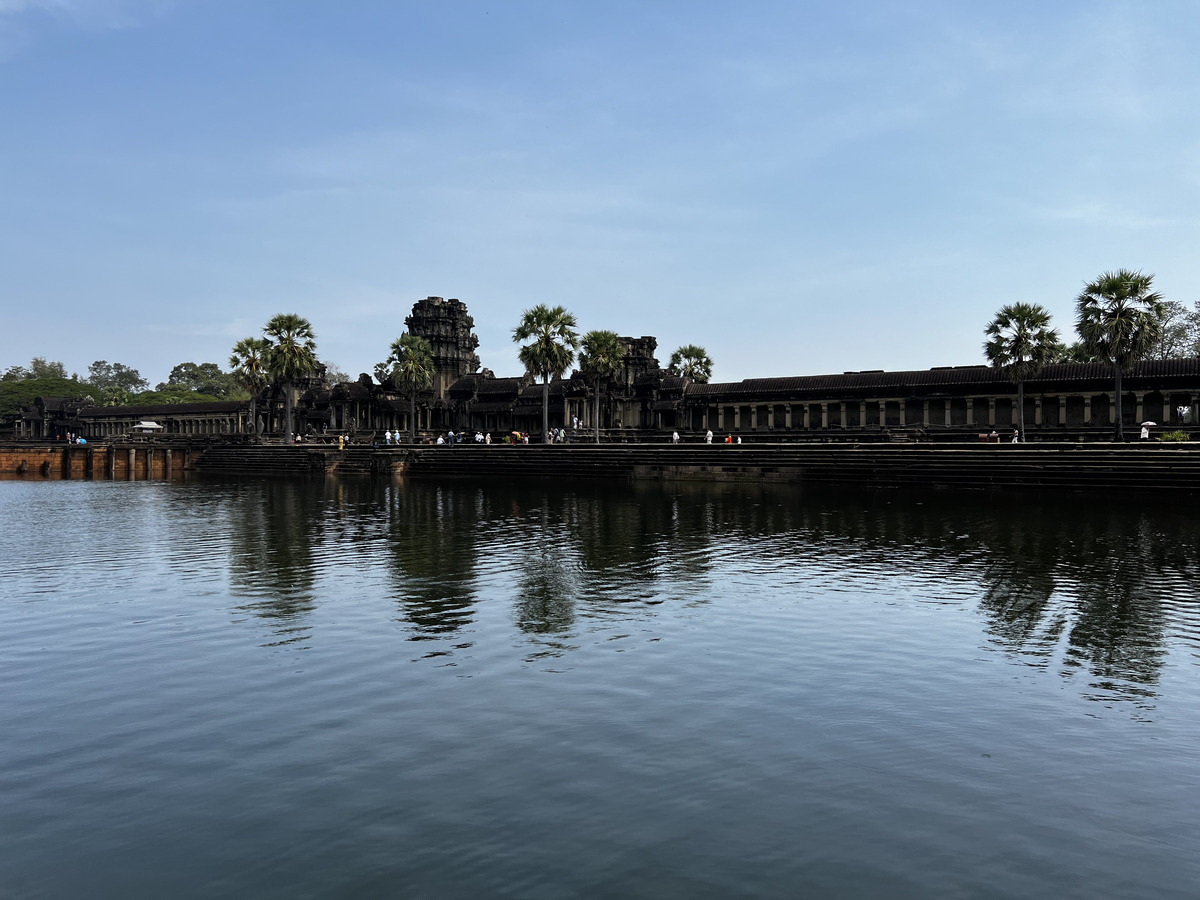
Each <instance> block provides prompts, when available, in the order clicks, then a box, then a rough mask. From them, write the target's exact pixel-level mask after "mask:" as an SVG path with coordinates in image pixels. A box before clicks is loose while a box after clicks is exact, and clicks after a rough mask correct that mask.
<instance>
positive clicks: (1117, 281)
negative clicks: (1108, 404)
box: [1075, 269, 1165, 441]
mask: <svg viewBox="0 0 1200 900" xmlns="http://www.w3.org/2000/svg"><path fill="white" fill-rule="evenodd" d="M1153 281H1154V276H1153V275H1144V274H1142V273H1141V272H1131V271H1129V270H1128V269H1118V270H1117V271H1116V272H1105V273H1104V274H1103V275H1101V276H1100V277H1099V278H1097V279H1096V280H1095V281H1093V282H1090V283H1089V284H1087V285H1086V286H1085V287H1084V289H1083V293H1081V294H1080V295H1079V297H1078V298H1076V300H1075V310H1076V323H1075V328H1076V330H1077V331H1078V332H1079V337H1080V338H1081V339H1082V340H1083V343H1084V345H1085V346H1086V347H1087V348H1088V350H1089V351H1090V352H1091V353H1093V354H1095V355H1096V357H1097V358H1098V359H1101V360H1104V361H1105V362H1111V363H1112V366H1113V380H1114V382H1115V385H1114V390H1115V394H1114V397H1115V402H1114V411H1115V413H1116V422H1115V423H1114V425H1115V428H1114V430H1113V437H1114V439H1115V440H1118V441H1122V440H1124V439H1125V431H1124V428H1123V427H1122V425H1123V423H1122V421H1121V420H1122V414H1121V375H1122V374H1123V373H1124V371H1125V370H1126V369H1127V368H1129V366H1131V365H1133V363H1135V362H1137V361H1138V360H1139V359H1143V358H1144V357H1145V356H1146V355H1147V354H1148V353H1149V352H1150V351H1151V350H1152V349H1153V348H1154V346H1155V344H1156V343H1157V341H1158V339H1159V333H1160V331H1161V329H1162V319H1163V315H1164V314H1165V310H1164V308H1163V298H1162V294H1160V293H1158V292H1157V291H1151V290H1150V285H1151V283H1152V282H1153Z"/></svg>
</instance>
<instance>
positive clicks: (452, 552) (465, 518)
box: [379, 484, 480, 641]
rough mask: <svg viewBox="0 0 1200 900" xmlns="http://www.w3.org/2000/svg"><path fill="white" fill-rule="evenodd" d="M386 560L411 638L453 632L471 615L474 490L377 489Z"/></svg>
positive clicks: (467, 622)
mask: <svg viewBox="0 0 1200 900" xmlns="http://www.w3.org/2000/svg"><path fill="white" fill-rule="evenodd" d="M379 490H380V492H381V498H380V499H381V500H382V502H383V503H384V504H385V509H386V517H387V546H388V562H389V564H390V568H391V572H392V576H393V583H394V587H393V590H394V592H395V596H396V602H397V604H398V606H399V608H400V612H401V618H402V619H403V620H406V621H408V622H409V623H411V625H412V633H411V637H410V639H411V640H414V641H422V640H433V639H436V638H439V637H441V636H444V635H447V634H451V633H454V632H456V631H458V630H460V629H462V628H464V627H466V626H467V625H470V624H471V622H472V619H473V609H474V606H475V597H476V591H475V587H474V578H475V562H476V553H475V538H476V533H477V530H478V528H479V526H480V515H479V508H478V504H477V500H478V497H477V496H476V495H477V492H473V491H469V490H454V489H452V488H441V487H436V486H433V487H429V486H417V485H411V484H392V485H387V486H383V487H380V489H379Z"/></svg>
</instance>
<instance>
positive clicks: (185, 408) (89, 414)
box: [79, 400, 250, 419]
mask: <svg viewBox="0 0 1200 900" xmlns="http://www.w3.org/2000/svg"><path fill="white" fill-rule="evenodd" d="M249 408H250V401H249V400H217V401H213V402H211V403H147V404H144V405H140V406H88V407H86V408H84V409H81V410H80V411H79V417H80V418H81V419H133V418H147V419H152V418H155V417H160V418H161V417H163V416H188V415H193V416H203V415H214V416H219V415H223V414H225V415H227V414H232V413H238V412H241V411H243V410H247V409H249Z"/></svg>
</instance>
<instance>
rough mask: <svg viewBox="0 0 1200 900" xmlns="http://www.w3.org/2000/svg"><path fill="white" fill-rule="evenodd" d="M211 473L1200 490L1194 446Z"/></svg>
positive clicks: (269, 453) (904, 449)
mask: <svg viewBox="0 0 1200 900" xmlns="http://www.w3.org/2000/svg"><path fill="white" fill-rule="evenodd" d="M198 465H199V468H200V469H201V471H204V472H228V473H234V472H242V473H256V472H257V473H262V474H273V475H289V474H293V475H294V474H315V475H323V474H329V475H373V476H377V477H397V476H406V477H412V478H455V477H470V478H565V479H573V478H595V479H634V478H642V479H661V480H705V481H749V482H788V483H830V484H837V483H857V484H865V485H876V486H879V487H904V486H919V487H940V488H968V489H992V488H1002V489H1009V488H1052V489H1058V490H1073V491H1090V490H1112V489H1117V490H1134V491H1138V490H1141V491H1169V490H1185V491H1200V447H1197V448H1193V447H1191V446H1190V445H1187V444H1181V445H1164V444H1160V443H1154V444H1070V445H1065V444H1052V445H1038V444H1024V445H1012V444H982V445H980V444H961V445H944V444H943V445H937V446H928V445H912V444H896V445H886V444H868V445H859V446H855V445H839V444H820V445H796V444H778V445H772V444H744V445H736V446H729V445H724V444H720V445H718V444H714V445H711V446H707V445H697V444H682V445H669V444H667V445H653V444H613V445H602V446H599V447H597V446H593V445H586V444H571V445H566V446H555V447H547V446H542V445H531V446H515V447H514V446H508V445H500V446H489V447H481V446H476V445H460V446H457V447H428V446H424V447H419V448H412V449H407V448H387V449H379V450H375V449H371V448H350V449H347V450H345V451H338V450H336V449H326V448H299V447H279V446H274V447H255V448H222V447H213V448H211V449H209V450H208V451H207V452H206V453H205V454H204V455H203V457H202V458H201V459H200V460H199V463H198Z"/></svg>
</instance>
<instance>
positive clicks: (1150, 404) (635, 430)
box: [17, 297, 1200, 441]
mask: <svg viewBox="0 0 1200 900" xmlns="http://www.w3.org/2000/svg"><path fill="white" fill-rule="evenodd" d="M405 325H406V327H407V329H408V331H409V333H411V334H414V335H418V336H420V337H423V338H425V339H426V340H428V341H429V343H430V346H431V347H432V348H433V357H434V366H435V375H434V378H433V383H432V384H431V385H430V387H429V388H428V389H427V390H425V391H422V392H420V393H419V394H418V395H417V398H416V399H417V403H416V406H417V422H416V425H417V431H418V432H419V434H420V436H422V437H424V438H428V437H430V436H431V435H432V434H434V433H438V432H445V431H447V430H450V429H453V430H454V431H468V432H475V431H484V432H491V433H493V434H499V435H506V434H508V433H509V432H511V431H514V430H516V431H525V432H529V433H531V434H533V435H537V434H538V433H539V432H540V431H541V427H542V386H541V384H540V383H539V382H537V381H536V379H535V378H534V377H533V376H532V375H530V374H529V373H521V374H517V375H512V376H508V377H497V376H495V375H494V374H493V373H492V372H491V371H490V370H489V369H486V368H482V366H481V360H480V358H479V355H478V354H477V352H476V351H477V349H478V347H479V338H478V337H476V335H475V334H474V333H473V330H472V329H473V328H474V325H475V322H474V319H472V317H471V315H470V314H469V312H468V310H467V306H466V304H464V303H463V302H462V301H461V300H456V299H449V300H447V299H443V298H441V297H426V298H425V299H423V300H418V301H417V302H416V303H415V304H414V305H413V307H412V312H411V314H410V315H409V316H408V317H407V318H406V319H405ZM622 340H623V341H624V343H625V350H626V356H625V364H624V367H623V368H622V370H621V371H620V372H619V373H618V375H617V376H616V377H615V378H614V379H613V380H612V381H611V382H610V383H609V384H608V385H605V386H604V387H603V388H602V389H601V392H600V423H599V424H600V428H601V430H602V432H603V434H604V436H605V439H606V440H618V441H654V440H662V439H663V438H664V437H665V436H667V435H669V434H670V433H671V432H672V431H675V430H677V431H679V432H680V434H681V435H683V436H685V437H686V436H689V435H690V436H692V437H693V439H694V436H695V435H696V434H698V433H699V434H703V433H704V432H705V431H707V430H709V429H711V430H712V431H713V432H715V433H718V434H720V435H725V434H738V435H740V436H743V438H744V439H746V440H759V441H763V440H766V441H793V440H814V439H815V440H883V439H897V438H898V437H899V438H905V437H907V438H911V439H927V440H939V439H946V440H964V439H975V438H976V437H977V435H978V433H979V432H990V431H993V430H1001V431H1005V430H1008V431H1011V430H1012V429H1013V428H1014V427H1015V426H1016V423H1017V421H1018V418H1017V410H1016V408H1015V407H1016V400H1017V394H1016V388H1015V386H1014V385H1013V384H1012V383H1011V382H1010V381H1009V380H1008V379H1007V378H1006V377H1005V376H1004V374H1003V373H1002V372H1000V371H998V370H996V369H993V368H992V367H990V366H986V365H971V366H952V367H938V368H933V369H925V370H915V371H906V372H885V371H882V370H866V371H858V372H842V373H841V374H830V375H796V376H790V377H784V378H751V379H746V380H743V381H738V382H722V383H709V384H698V383H695V382H692V381H690V380H688V379H684V378H679V377H676V376H673V375H670V374H668V373H667V372H666V371H665V370H664V369H663V368H662V366H660V365H659V361H658V358H657V355H656V354H657V349H658V347H657V344H658V342H657V340H656V339H655V338H653V337H645V336H643V337H636V338H635V337H624V338H622ZM381 355H382V353H381ZM1122 388H1123V392H1122V408H1123V414H1124V415H1123V418H1124V425H1125V427H1126V428H1127V429H1129V428H1135V427H1136V426H1137V425H1138V424H1139V423H1141V422H1142V421H1145V420H1152V421H1154V422H1157V423H1158V424H1159V425H1161V426H1165V427H1187V426H1189V425H1191V424H1193V422H1194V418H1193V417H1194V415H1195V412H1194V411H1195V410H1197V408H1198V403H1200V359H1196V358H1189V359H1173V360H1154V361H1145V362H1141V363H1138V364H1136V365H1135V366H1133V367H1132V368H1131V370H1130V371H1128V372H1127V373H1126V374H1125V376H1124V378H1123V379H1122ZM594 391H595V388H594V387H593V386H592V385H591V384H590V383H589V382H587V381H586V380H585V379H584V378H583V377H582V376H581V375H580V374H579V373H578V372H572V373H569V374H568V375H567V376H566V377H564V378H560V379H556V380H554V381H552V382H551V383H550V407H549V410H550V424H551V427H562V428H569V427H570V426H571V424H572V422H573V421H574V420H576V419H577V420H578V422H579V427H580V428H581V429H587V430H591V428H592V426H593V423H592V417H593V415H594V402H595V394H594ZM257 409H258V414H257V417H256V418H257V420H258V421H257V422H256V421H255V420H254V419H252V417H251V414H250V403H249V401H229V402H225V403H209V404H182V405H166V406H136V407H97V406H94V405H91V404H89V403H86V402H84V401H80V400H78V399H74V398H53V397H52V398H38V401H37V402H36V403H35V404H34V405H33V406H31V407H29V408H27V409H25V410H23V412H22V417H21V419H20V420H19V422H18V423H17V436H18V437H25V438H40V439H46V438H54V437H60V436H62V435H65V434H66V433H67V432H71V433H75V434H81V435H83V436H85V437H87V438H104V437H108V436H117V435H123V434H126V433H127V432H128V431H129V430H130V428H132V427H133V426H134V425H136V424H137V423H138V422H139V421H141V420H143V419H153V420H155V421H157V422H158V423H159V424H161V425H163V426H164V431H165V432H166V433H171V434H177V433H183V434H212V435H221V434H225V435H233V434H252V433H254V432H255V430H256V426H257V425H262V426H263V429H265V432H266V433H267V434H272V433H279V432H282V430H283V428H282V419H283V409H284V404H283V397H282V394H281V393H280V392H279V391H278V390H277V389H276V390H273V391H268V392H266V393H265V394H264V395H263V396H261V397H259V398H257ZM1114 409H1115V403H1114V398H1113V372H1112V369H1111V367H1110V366H1108V365H1103V364H1091V363H1060V364H1055V365H1050V366H1047V367H1045V368H1044V369H1043V370H1042V372H1041V374H1040V375H1039V376H1038V377H1037V378H1035V379H1030V380H1029V381H1027V382H1026V383H1025V424H1026V430H1027V432H1028V436H1029V437H1030V438H1032V439H1037V440H1056V439H1061V440H1065V439H1072V440H1074V439H1080V438H1087V437H1093V438H1107V437H1109V436H1110V435H1111V433H1112V426H1113V417H1114ZM409 410H410V402H409V397H408V396H407V395H405V394H401V393H400V392H399V391H397V390H396V389H395V387H394V386H393V385H391V384H390V383H384V384H380V383H378V382H377V381H375V380H374V379H373V378H372V377H371V376H370V375H367V374H363V375H361V376H359V379H358V381H356V382H351V383H346V384H339V385H328V384H324V383H322V380H321V377H320V375H319V374H318V376H315V377H314V378H313V379H311V380H310V382H309V383H308V384H307V385H304V386H303V392H302V393H301V395H300V397H299V403H298V404H297V415H298V417H299V419H298V422H297V429H296V430H297V431H298V432H299V433H304V434H309V435H313V436H317V435H330V434H339V433H342V434H349V435H352V436H355V437H357V438H358V439H360V440H362V439H368V440H369V439H371V436H372V435H375V436H378V435H382V433H383V432H384V431H385V430H388V431H400V432H407V431H408V426H409V422H408V419H409Z"/></svg>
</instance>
